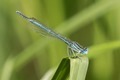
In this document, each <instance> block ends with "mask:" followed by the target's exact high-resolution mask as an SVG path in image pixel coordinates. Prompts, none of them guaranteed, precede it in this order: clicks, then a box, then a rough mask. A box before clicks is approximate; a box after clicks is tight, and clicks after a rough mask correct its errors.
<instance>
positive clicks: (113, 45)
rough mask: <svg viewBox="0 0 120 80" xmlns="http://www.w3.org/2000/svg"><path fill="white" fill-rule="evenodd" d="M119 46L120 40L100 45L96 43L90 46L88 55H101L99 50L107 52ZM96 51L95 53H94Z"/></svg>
mask: <svg viewBox="0 0 120 80" xmlns="http://www.w3.org/2000/svg"><path fill="white" fill-rule="evenodd" d="M117 48H120V41H119V40H118V41H112V42H107V43H103V44H99V45H94V46H92V47H90V48H89V54H88V56H89V57H90V58H94V57H95V56H97V55H99V53H98V52H101V53H102V52H105V51H112V50H115V49H117ZM93 53H95V54H93Z"/></svg>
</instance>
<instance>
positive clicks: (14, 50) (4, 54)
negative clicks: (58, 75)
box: [0, 0, 120, 80]
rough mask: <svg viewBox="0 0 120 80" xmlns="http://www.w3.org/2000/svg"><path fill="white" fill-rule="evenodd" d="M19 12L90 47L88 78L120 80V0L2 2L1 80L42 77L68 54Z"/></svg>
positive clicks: (87, 79) (34, 79)
mask: <svg viewBox="0 0 120 80" xmlns="http://www.w3.org/2000/svg"><path fill="white" fill-rule="evenodd" d="M16 10H19V11H21V12H23V13H24V14H26V15H28V16H31V17H35V18H37V19H38V20H39V21H41V22H42V23H44V24H45V25H47V26H50V27H51V28H52V29H54V30H55V31H57V32H59V33H61V34H63V35H65V36H67V37H69V38H70V39H71V40H74V41H77V42H78V43H80V44H81V45H83V46H86V47H89V53H88V57H89V60H90V63H89V68H88V73H87V76H86V80H120V62H119V61H120V40H119V39H120V0H0V80H40V78H41V77H42V76H44V74H45V73H46V72H47V71H48V70H49V69H51V68H54V67H56V66H57V65H58V64H59V63H60V61H61V59H62V58H64V57H66V56H67V48H66V47H67V46H66V45H65V44H64V43H62V42H61V41H59V40H56V39H53V38H51V37H44V36H41V35H40V34H38V33H36V32H35V31H34V30H32V29H30V28H28V27H30V26H33V25H31V24H30V23H28V22H27V21H26V20H24V19H23V18H21V17H20V16H19V15H17V14H16Z"/></svg>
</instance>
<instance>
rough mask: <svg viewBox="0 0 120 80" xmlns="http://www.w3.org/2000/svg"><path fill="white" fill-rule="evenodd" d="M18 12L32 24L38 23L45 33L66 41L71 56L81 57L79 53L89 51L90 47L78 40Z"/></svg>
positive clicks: (37, 25)
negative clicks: (72, 39)
mask: <svg viewBox="0 0 120 80" xmlns="http://www.w3.org/2000/svg"><path fill="white" fill-rule="evenodd" d="M16 13H18V14H19V15H20V16H22V17H23V18H25V19H26V20H28V21H29V22H31V23H32V24H34V25H36V27H37V28H38V29H39V30H43V31H44V32H45V33H47V34H49V35H51V36H53V37H55V38H57V39H59V40H61V41H63V42H64V43H66V44H67V45H68V49H69V57H79V55H84V54H87V53H88V48H86V47H82V46H81V45H80V44H78V43H77V42H75V41H71V40H70V39H68V38H66V37H64V36H62V35H60V34H58V33H56V32H55V31H53V30H51V29H50V28H48V27H46V26H45V25H43V24H42V23H40V22H39V21H38V20H36V19H35V18H29V17H27V16H25V15H24V14H23V13H21V12H20V11H16Z"/></svg>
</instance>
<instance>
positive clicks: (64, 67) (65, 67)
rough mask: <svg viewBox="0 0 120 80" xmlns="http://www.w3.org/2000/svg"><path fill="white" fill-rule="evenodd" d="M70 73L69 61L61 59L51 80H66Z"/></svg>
mask: <svg viewBox="0 0 120 80" xmlns="http://www.w3.org/2000/svg"><path fill="white" fill-rule="evenodd" d="M69 73H70V59H68V58H63V59H62V61H61V63H60V65H59V67H58V69H57V71H56V72H55V74H54V76H53V78H52V80H66V79H67V78H68V76H69Z"/></svg>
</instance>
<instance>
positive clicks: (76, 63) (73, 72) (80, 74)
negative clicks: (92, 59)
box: [70, 56, 89, 80]
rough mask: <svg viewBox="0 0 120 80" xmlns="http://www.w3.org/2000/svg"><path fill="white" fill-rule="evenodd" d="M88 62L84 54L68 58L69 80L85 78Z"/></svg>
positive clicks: (83, 79)
mask: <svg viewBox="0 0 120 80" xmlns="http://www.w3.org/2000/svg"><path fill="white" fill-rule="evenodd" d="M88 63H89V61H88V58H87V57H86V56H82V57H80V58H75V59H70V80H85V77H86V73H87V68H88Z"/></svg>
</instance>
